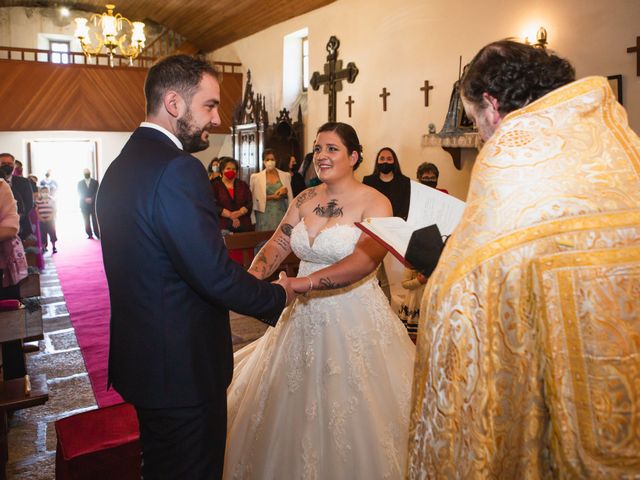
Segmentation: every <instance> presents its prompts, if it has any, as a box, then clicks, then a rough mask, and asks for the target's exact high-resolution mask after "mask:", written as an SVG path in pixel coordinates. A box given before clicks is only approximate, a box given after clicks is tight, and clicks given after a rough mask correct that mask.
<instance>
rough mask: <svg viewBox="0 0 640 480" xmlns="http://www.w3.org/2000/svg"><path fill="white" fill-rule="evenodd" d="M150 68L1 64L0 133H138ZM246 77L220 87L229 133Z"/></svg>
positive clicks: (230, 76) (226, 78) (224, 129)
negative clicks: (35, 131) (48, 131)
mask: <svg viewBox="0 0 640 480" xmlns="http://www.w3.org/2000/svg"><path fill="white" fill-rule="evenodd" d="M146 73H147V71H146V69H140V68H106V67H95V66H81V65H55V64H50V63H44V62H22V61H15V60H0V105H2V106H3V109H2V110H3V111H2V115H0V131H20V130H89V131H112V132H129V131H133V130H134V129H135V128H136V127H137V126H138V125H139V124H140V122H141V121H143V120H144V106H145V102H144V92H143V86H144V79H145V76H146ZM241 98H242V74H241V73H225V74H224V75H223V80H222V83H221V102H222V105H221V112H220V113H221V115H220V116H221V119H222V124H221V125H220V127H218V128H217V129H216V133H225V134H229V133H230V128H231V124H232V112H233V109H234V107H235V106H236V105H237V104H238V103H240V101H241Z"/></svg>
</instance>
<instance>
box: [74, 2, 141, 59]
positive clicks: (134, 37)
mask: <svg viewBox="0 0 640 480" xmlns="http://www.w3.org/2000/svg"><path fill="white" fill-rule="evenodd" d="M105 7H106V8H107V13H103V14H100V15H98V14H97V13H94V14H93V15H91V18H90V19H89V20H87V19H86V18H76V19H75V21H76V31H75V33H74V36H75V37H76V38H77V39H78V40H80V45H81V46H82V51H83V52H84V54H85V55H86V56H87V57H88V58H91V55H98V53H100V50H102V47H105V48H106V49H107V52H108V53H109V65H110V66H111V67H113V56H114V55H115V54H116V50H120V53H121V55H123V56H124V57H126V58H128V59H129V65H133V59H134V58H136V57H137V56H138V55H139V54H140V52H141V51H142V49H143V48H144V42H145V41H146V38H145V36H144V23H142V22H130V21H129V20H128V19H127V18H125V17H123V16H122V15H120V14H119V13H118V14H116V15H114V14H113V10H114V9H115V8H116V6H115V5H111V4H109V5H105ZM87 22H91V23H92V24H93V26H94V27H98V25H99V26H100V28H101V29H102V37H100V35H99V34H98V32H96V31H94V35H95V37H96V40H97V41H98V46H97V47H94V46H93V45H92V43H91V38H90V37H89V25H87ZM123 23H127V24H129V26H130V28H131V41H130V42H129V43H128V44H127V43H126V42H127V34H126V33H123V32H122V26H123ZM118 36H119V37H118Z"/></svg>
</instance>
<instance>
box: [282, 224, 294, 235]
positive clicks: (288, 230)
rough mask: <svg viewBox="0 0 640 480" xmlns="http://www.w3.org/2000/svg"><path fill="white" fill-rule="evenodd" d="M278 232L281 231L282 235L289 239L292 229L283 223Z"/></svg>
mask: <svg viewBox="0 0 640 480" xmlns="http://www.w3.org/2000/svg"><path fill="white" fill-rule="evenodd" d="M280 230H282V233H284V234H285V235H286V236H287V237H290V236H291V232H292V231H293V227H292V226H291V225H289V224H288V223H285V224H283V225H282V226H281V227H280Z"/></svg>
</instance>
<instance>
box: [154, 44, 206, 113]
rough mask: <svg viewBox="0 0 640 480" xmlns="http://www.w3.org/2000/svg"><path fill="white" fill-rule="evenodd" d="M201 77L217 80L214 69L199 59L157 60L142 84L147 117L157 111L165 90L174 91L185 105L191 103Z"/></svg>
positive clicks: (168, 58) (173, 58)
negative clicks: (209, 76)
mask: <svg viewBox="0 0 640 480" xmlns="http://www.w3.org/2000/svg"><path fill="white" fill-rule="evenodd" d="M203 75H211V76H212V77H213V78H215V79H218V72H217V70H216V69H215V67H214V66H213V65H211V64H210V63H209V62H207V61H206V60H202V59H200V58H195V57H190V56H189V55H171V56H169V57H164V58H162V59H160V60H158V61H157V62H156V63H155V64H154V65H153V66H152V67H151V68H150V69H149V72H148V73H147V78H146V80H145V82H144V96H145V98H146V100H147V115H149V114H153V113H156V112H157V111H158V109H159V108H160V106H161V105H162V98H163V97H164V94H165V93H166V92H167V90H175V91H176V92H178V93H179V94H180V95H181V96H182V98H184V99H185V101H186V102H187V103H191V98H192V97H193V94H194V93H195V91H196V89H197V88H198V85H199V84H200V81H201V80H202V76H203Z"/></svg>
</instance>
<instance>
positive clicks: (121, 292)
mask: <svg viewBox="0 0 640 480" xmlns="http://www.w3.org/2000/svg"><path fill="white" fill-rule="evenodd" d="M96 207H97V214H98V220H99V222H100V230H101V234H102V251H103V258H104V266H105V272H106V275H107V281H108V283H109V295H110V300H111V343H110V349H109V381H110V383H111V384H113V386H114V387H115V388H116V390H117V391H118V392H119V393H120V394H121V395H122V396H123V398H124V399H125V400H127V401H129V402H131V403H133V404H134V405H136V406H140V407H147V408H171V407H182V406H189V405H196V404H199V403H202V402H208V401H212V400H215V399H217V398H220V396H221V395H223V396H224V392H225V391H226V388H227V386H228V385H229V383H230V381H231V376H232V370H233V353H232V348H231V332H230V326H229V312H228V309H229V308H230V309H233V310H234V311H236V312H239V313H243V314H248V315H252V316H256V317H263V318H265V321H267V323H270V324H272V325H273V324H275V322H276V321H277V317H278V316H279V314H280V313H281V311H282V309H283V308H284V304H285V296H286V295H285V291H284V289H283V288H282V287H280V286H279V285H272V284H269V283H267V282H262V281H259V280H257V279H255V278H254V277H253V276H251V275H250V274H248V273H247V272H246V271H245V270H243V269H242V267H241V266H239V265H237V264H235V263H234V262H232V261H231V260H230V259H229V257H228V253H227V250H226V248H225V246H224V242H223V240H222V236H221V233H220V230H219V228H218V219H217V215H216V211H215V210H216V205H215V200H214V197H213V191H212V189H211V185H210V183H209V181H208V179H207V173H206V171H205V168H204V166H203V165H202V164H201V163H200V162H199V161H198V160H197V159H196V158H194V157H193V156H191V155H189V154H188V153H185V152H183V151H182V150H180V149H178V148H177V147H176V146H175V145H174V144H173V143H172V142H171V140H170V139H169V138H168V137H166V136H165V135H164V134H163V133H161V132H159V131H157V130H154V129H151V128H145V127H140V128H138V129H137V130H136V131H135V132H134V133H133V135H132V136H131V138H130V139H129V141H128V142H127V144H126V145H125V146H124V148H123V150H122V152H121V153H120V155H119V156H118V157H117V158H116V159H115V160H114V161H113V163H112V164H111V165H110V166H109V168H108V170H107V172H106V174H105V176H104V178H103V180H102V185H101V186H100V189H99V190H98V198H97V204H96Z"/></svg>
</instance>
